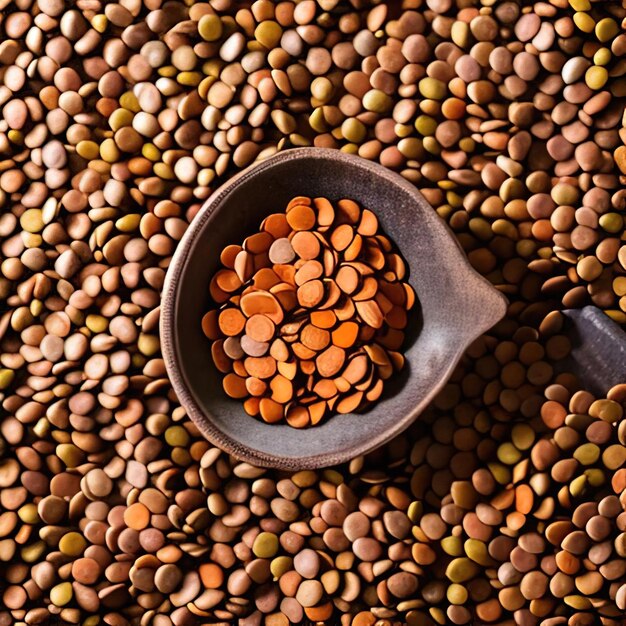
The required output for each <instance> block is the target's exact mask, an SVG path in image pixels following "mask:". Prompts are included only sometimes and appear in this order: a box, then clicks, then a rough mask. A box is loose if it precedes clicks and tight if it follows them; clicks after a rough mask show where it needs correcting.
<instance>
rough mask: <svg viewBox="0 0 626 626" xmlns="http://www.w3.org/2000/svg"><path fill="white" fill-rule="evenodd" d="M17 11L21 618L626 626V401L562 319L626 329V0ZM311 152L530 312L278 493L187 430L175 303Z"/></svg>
mask: <svg viewBox="0 0 626 626" xmlns="http://www.w3.org/2000/svg"><path fill="white" fill-rule="evenodd" d="M0 9H1V10H2V11H1V18H0V29H1V41H0V64H1V69H0V77H1V78H0V83H1V84H0V107H1V118H2V119H1V120H0V155H1V156H0V158H1V160H0V203H1V205H2V212H1V214H0V242H1V243H0V252H1V264H0V311H1V315H0V398H1V399H2V416H1V419H2V421H1V423H0V436H1V439H0V446H1V447H2V459H1V460H0V578H1V580H2V583H0V624H1V625H2V626H5V625H6V626H8V625H9V624H20V623H26V624H55V623H61V624H84V625H85V626H94V625H95V624H108V625H111V626H118V625H119V626H122V625H126V624H132V625H137V624H140V625H141V626H144V625H148V624H154V625H155V626H169V625H170V624H174V626H187V625H192V624H215V623H224V624H231V623H237V621H239V623H240V624H241V626H256V625H257V624H261V623H265V624H268V625H269V626H287V624H288V623H289V621H291V622H292V623H297V622H299V621H301V620H303V619H304V620H309V621H313V622H315V621H326V622H328V623H341V624H342V625H347V624H354V625H355V626H371V625H373V624H375V623H377V624H379V626H387V625H393V624H405V623H406V624H410V625H411V626H421V625H422V624H428V625H430V624H446V623H453V624H470V623H471V624H482V623H497V624H521V625H523V626H525V625H527V624H528V625H530V626H532V625H534V624H542V625H543V626H552V625H556V624H569V625H572V626H577V625H586V624H598V623H601V624H605V625H608V626H623V624H624V623H625V620H624V611H626V582H625V581H626V558H625V557H626V534H625V529H626V512H625V510H626V502H625V500H626V496H625V495H624V490H625V488H626V469H625V468H624V463H625V455H626V447H625V445H626V426H625V425H624V424H626V421H624V419H623V405H624V401H625V400H626V387H625V386H623V385H622V386H618V387H616V388H614V389H613V390H611V392H610V393H609V394H608V397H607V398H605V399H598V400H595V399H594V398H593V397H591V396H590V394H588V393H587V392H585V391H583V390H581V389H580V385H579V383H578V381H576V380H575V379H574V377H573V376H571V375H568V374H557V373H556V372H555V370H554V365H555V363H557V362H558V361H560V360H561V359H562V358H563V357H564V356H565V355H566V354H567V353H568V351H569V342H568V340H567V338H566V337H565V336H564V335H563V318H562V316H561V315H560V314H559V313H558V310H559V309H560V308H562V307H579V306H582V305H584V304H586V303H590V302H591V303H594V304H595V305H597V306H599V307H600V308H602V309H604V310H605V311H606V312H607V314H608V315H610V316H611V317H612V318H613V319H614V320H616V321H617V322H618V323H620V324H626V312H625V311H626V243H625V237H624V209H625V207H626V192H625V191H624V189H623V185H624V180H625V179H624V175H625V174H626V147H625V146H624V145H623V143H624V138H625V133H626V130H625V129H624V97H625V96H626V81H625V80H624V73H625V71H626V64H625V60H624V52H625V51H626V32H625V29H624V17H625V15H626V10H625V9H624V7H623V5H622V3H620V2H589V1H588V0H551V1H546V2H535V3H532V2H511V1H506V0H505V1H502V2H495V1H493V0H483V1H482V2H477V1H475V0H457V1H456V2H453V1H452V0H426V1H422V0H406V1H405V2H390V3H375V2H367V1H365V0H351V1H346V0H341V1H338V0H318V1H315V0H302V1H301V2H298V3H293V2H276V3H274V2H269V1H268V0H257V2H254V3H253V4H248V3H246V2H234V1H232V0H214V1H213V2H209V3H183V2H175V1H166V2H160V1H159V0H147V1H145V2H143V3H142V2H139V1H138V0H127V1H126V2H121V3H119V4H117V3H112V2H106V3H104V2H100V1H98V0H78V1H76V2H69V3H66V2H62V1H61V0H39V1H37V2H32V1H30V0H22V1H17V2H7V1H6V0H4V1H0ZM303 145H315V146H325V147H335V148H338V149H342V150H346V151H350V152H354V153H357V154H359V155H361V156H363V157H364V158H368V159H373V160H377V161H379V162H381V163H382V164H383V165H385V166H387V167H389V168H392V169H395V170H397V171H399V172H400V173H401V174H402V175H403V176H405V177H406V178H407V179H408V180H410V181H412V182H413V183H415V185H417V186H418V188H419V189H420V190H421V191H422V193H424V195H425V196H426V197H427V199H428V200H429V201H430V202H431V203H432V204H433V206H434V207H435V208H436V210H437V211H438V213H439V214H440V215H441V216H442V217H443V218H444V219H445V220H446V221H447V222H448V223H449V225H450V226H451V228H452V229H453V230H454V231H455V233H456V235H457V237H458V240H459V242H460V243H461V245H462V246H463V248H464V249H465V250H466V251H467V253H468V257H469V259H470V261H471V263H472V264H473V266H474V267H475V268H476V269H477V270H478V271H480V272H481V273H483V274H484V275H485V276H487V277H488V278H489V279H490V280H491V281H492V282H493V283H494V284H495V285H496V286H497V287H498V288H499V289H501V290H502V291H503V292H504V293H506V294H507V296H508V297H509V298H510V302H511V305H510V307H509V311H508V315H507V318H506V319H505V320H504V321H502V322H501V323H500V324H498V325H497V326H496V327H495V328H494V329H493V330H492V331H491V332H490V333H488V334H487V335H485V336H484V337H482V338H481V339H479V340H478V341H476V342H475V344H474V345H473V346H472V348H471V349H470V350H469V351H468V353H467V354H466V356H465V357H464V359H463V361H462V362H461V364H460V365H459V367H458V368H457V370H456V372H455V374H454V376H453V377H452V380H451V382H450V383H449V384H448V385H447V387H446V389H445V390H444V392H443V393H442V394H441V395H440V397H439V398H438V399H437V400H436V401H435V403H434V404H433V406H432V407H431V408H430V409H429V410H428V411H427V412H426V414H425V415H424V417H423V419H421V420H420V421H419V423H418V424H416V425H415V427H414V428H413V429H412V430H411V431H410V432H409V435H408V436H403V437H401V438H400V439H398V440H396V441H394V442H392V443H390V444H389V445H388V446H385V447H384V448H383V449H381V450H378V451H376V452H374V453H372V454H371V455H368V456H367V457H366V458H358V459H355V460H354V461H353V462H351V463H350V464H349V465H347V466H342V467H338V468H329V469H326V470H323V471H319V472H300V473H298V474H294V475H284V474H278V473H275V472H270V471H265V470H262V469H259V468H254V467H251V466H249V465H247V464H245V463H237V462H236V461H235V460H234V459H232V458H229V457H228V456H226V455H224V454H222V453H220V451H219V450H217V449H215V448H212V447H211V446H210V445H209V444H208V443H207V442H206V441H204V440H203V439H202V438H201V437H200V436H199V434H198V432H197V431H196V429H195V428H194V426H193V425H192V424H191V423H190V422H189V420H188V419H187V417H186V416H185V413H184V411H183V409H182V408H181V407H180V406H179V405H178V403H177V401H176V398H175V397H174V395H173V393H172V391H171V388H170V385H169V382H168V380H167V376H166V374H165V369H164V366H163V361H162V359H161V355H160V351H159V340H158V320H159V298H160V295H159V291H160V289H161V287H162V284H163V277H164V273H165V271H166V269H167V266H168V263H169V260H170V258H171V255H172V253H173V251H174V249H175V247H176V244H177V241H178V240H180V238H181V236H182V234H183V233H184V231H185V228H186V227H187V225H188V223H189V221H190V220H191V219H192V218H193V216H194V215H195V213H196V212H197V210H198V209H199V207H200V205H201V204H202V202H203V201H204V199H206V198H207V197H208V196H209V194H210V193H211V191H212V190H213V189H214V188H215V187H216V186H217V185H218V184H219V183H220V182H221V181H223V180H225V179H226V178H227V177H228V176H229V175H231V174H232V173H233V172H235V171H237V170H238V169H240V168H242V167H245V166H247V165H249V164H250V163H252V162H254V161H255V160H258V159H262V158H265V157H267V156H270V155H271V154H273V153H274V152H276V151H277V150H282V149H287V148H289V147H291V146H303ZM417 227H419V225H417ZM625 382H626V381H625Z"/></svg>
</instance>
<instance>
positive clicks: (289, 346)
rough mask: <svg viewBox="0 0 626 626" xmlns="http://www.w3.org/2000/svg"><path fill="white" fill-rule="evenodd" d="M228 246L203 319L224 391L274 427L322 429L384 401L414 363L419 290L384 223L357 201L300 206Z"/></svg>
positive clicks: (303, 201) (297, 202) (301, 202)
mask: <svg viewBox="0 0 626 626" xmlns="http://www.w3.org/2000/svg"><path fill="white" fill-rule="evenodd" d="M260 228H261V230H260V231H259V232H258V233H255V234H254V235H250V236H249V237H246V239H245V240H244V242H243V244H242V245H241V246H239V245H235V244H233V245H229V246H227V247H226V248H225V249H224V250H223V251H222V253H221V255H220V261H221V263H222V265H223V267H222V268H221V269H219V270H218V271H217V272H216V273H215V275H214V276H213V278H212V279H211V283H210V286H209V290H210V293H211V297H212V299H213V301H214V303H217V304H221V305H222V306H221V307H220V308H219V309H211V310H210V311H209V312H208V313H206V315H205V316H204V317H203V319H202V328H203V330H204V332H205V334H206V336H207V337H208V338H209V339H211V340H212V344H211V352H212V356H213V362H214V363H215V366H216V367H217V369H218V370H219V371H220V372H222V373H223V374H225V376H224V379H223V383H222V385H223V387H224V391H225V392H226V393H227V394H228V395H229V396H230V397H231V398H245V401H244V405H243V406H244V408H245V410H246V412H247V413H249V414H250V415H253V416H257V415H259V416H260V417H261V418H262V419H263V421H265V422H268V423H276V422H280V421H282V420H283V419H284V420H286V422H287V424H289V426H292V427H293V428H305V427H307V426H315V425H316V424H319V423H320V421H321V420H322V419H323V418H324V415H325V414H326V413H327V412H329V411H335V412H337V413H352V412H354V411H359V410H361V409H363V408H365V407H366V406H367V405H370V404H372V403H373V402H375V401H376V400H378V398H380V396H381V394H382V392H383V387H384V381H385V380H388V379H389V378H390V377H391V376H392V375H393V373H394V372H398V371H400V370H401V369H402V367H403V366H404V356H403V355H402V353H401V352H398V350H399V349H400V348H401V347H402V344H403V342H404V328H405V327H406V325H407V320H408V318H407V310H410V309H411V308H412V307H413V305H414V303H415V292H414V291H413V288H412V287H411V286H410V285H409V283H408V282H404V281H403V279H404V278H405V276H406V274H407V267H406V264H405V262H404V260H403V259H402V257H401V256H400V255H399V254H398V252H396V249H395V247H394V245H393V242H391V241H390V240H389V238H388V237H386V236H385V235H383V234H382V233H381V232H379V230H378V218H377V217H376V215H375V214H374V213H373V212H372V211H370V210H369V209H363V211H361V207H359V205H358V204H357V203H356V202H354V201H353V200H348V199H345V198H344V199H342V200H339V201H338V202H337V203H336V206H333V204H332V203H331V202H330V201H329V200H328V199H327V198H314V199H311V198H308V197H305V196H298V197H296V198H293V199H292V200H291V201H290V202H289V203H288V204H287V207H286V209H285V213H272V214H271V215H269V216H268V217H266V218H265V219H264V220H263V222H262V224H261V227H260Z"/></svg>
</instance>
